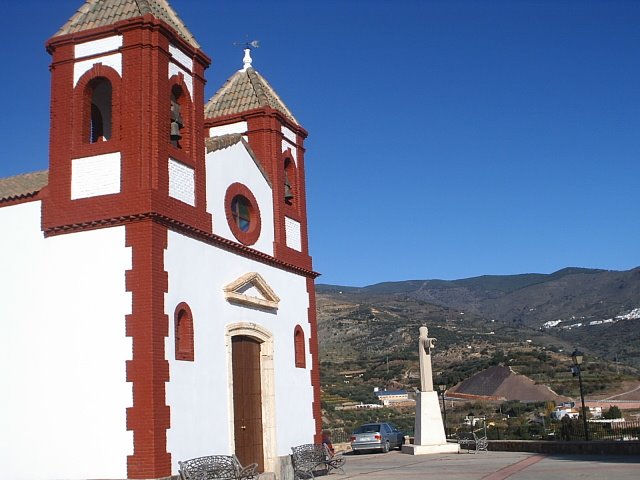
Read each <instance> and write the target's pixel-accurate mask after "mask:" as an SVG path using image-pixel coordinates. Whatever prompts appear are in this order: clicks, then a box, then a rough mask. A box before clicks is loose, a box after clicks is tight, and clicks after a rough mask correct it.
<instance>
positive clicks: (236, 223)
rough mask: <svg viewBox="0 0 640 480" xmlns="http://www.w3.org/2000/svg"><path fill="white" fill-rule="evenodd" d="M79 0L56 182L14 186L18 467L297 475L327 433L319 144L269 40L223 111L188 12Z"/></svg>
mask: <svg viewBox="0 0 640 480" xmlns="http://www.w3.org/2000/svg"><path fill="white" fill-rule="evenodd" d="M78 3H79V5H78V6H79V7H80V8H79V9H78V10H77V12H75V13H74V12H69V15H71V18H70V20H69V21H68V22H67V23H66V24H64V25H63V26H62V27H61V28H60V30H59V31H58V32H57V33H56V34H55V35H54V36H53V37H52V38H50V39H49V41H48V42H47V50H48V52H49V54H50V55H51V57H52V61H51V67H50V71H51V73H50V75H51V106H50V111H51V126H50V155H49V167H48V170H46V171H40V172H31V173H25V174H24V175H19V176H16V177H12V178H6V179H0V225H1V228H2V231H3V235H2V236H1V237H0V252H1V253H0V255H2V260H1V265H2V269H1V274H0V292H1V295H2V304H3V305H2V306H3V313H4V315H3V327H4V328H3V334H2V335H1V336H0V349H1V350H2V352H3V358H4V359H5V366H4V368H3V369H2V372H1V373H0V389H1V390H2V392H3V403H2V405H3V408H2V411H0V425H1V426H2V437H3V438H2V440H0V444H1V448H0V465H2V475H3V477H5V478H11V479H12V480H22V479H25V480H26V479H29V480H40V479H58V478H64V479H68V480H74V479H98V478H110V479H125V478H132V479H157V478H166V477H169V476H171V475H176V474H177V472H178V461H181V460H187V459H190V458H194V457H199V456H204V455H212V454H227V455H229V454H236V455H237V456H238V458H239V459H240V461H241V462H242V463H243V464H244V463H252V462H256V463H258V466H259V470H260V471H261V472H273V474H274V475H275V477H276V478H280V477H281V469H283V468H285V463H286V461H287V460H288V458H289V453H290V452H291V447H292V446H294V445H299V444H303V443H310V442H313V441H315V442H319V441H320V439H321V416H320V389H319V372H318V358H317V351H318V350H317V330H316V313H315V312H316V304H315V290H314V279H315V277H316V276H317V274H316V273H315V272H314V271H313V268H312V261H311V257H310V255H309V249H308V243H309V241H308V236H307V214H306V196H305V147H304V141H305V138H306V137H307V132H306V130H305V129H304V128H303V127H302V126H301V125H300V123H299V122H298V121H297V120H296V118H295V117H294V115H293V114H292V113H291V111H290V110H289V109H288V108H287V106H286V105H285V104H284V102H283V101H282V99H281V98H280V97H279V96H278V95H277V93H276V92H275V90H274V89H273V88H272V87H271V86H270V85H269V83H268V82H267V81H266V80H265V78H263V77H262V76H261V75H260V74H259V73H258V72H257V71H256V70H255V69H254V68H253V66H252V59H251V56H250V51H249V49H247V50H246V52H245V53H246V55H245V59H244V65H242V64H241V62H240V61H239V64H238V67H241V66H242V68H241V70H239V71H237V72H235V73H234V74H233V75H232V76H231V77H230V78H229V79H228V81H227V82H226V83H225V84H224V86H222V87H221V88H220V90H219V91H218V92H217V93H216V94H215V95H214V96H213V97H212V98H211V99H209V100H208V101H206V99H205V97H204V95H205V94H204V83H205V76H204V72H205V69H206V68H207V67H208V66H209V64H210V63H211V60H210V58H209V57H208V56H207V54H206V53H205V52H204V51H203V50H202V49H201V47H200V45H199V44H198V42H197V41H196V39H195V37H194V36H193V34H192V33H191V32H190V31H189V30H188V29H187V27H186V26H185V24H184V22H183V21H182V20H181V19H180V17H179V16H178V15H177V13H176V12H175V11H174V10H173V9H172V7H171V6H170V5H169V3H168V2H167V1H166V0H144V1H140V0H137V1H136V0H87V1H85V2H84V3H83V4H81V1H80V0H79V1H78ZM239 60H240V59H239ZM230 73H231V72H230ZM45 74H46V72H43V75H45ZM22 128H23V129H24V126H23V127H22ZM23 134H24V135H25V136H26V137H28V136H32V135H39V133H38V132H35V131H30V132H29V131H28V128H27V130H24V131H23ZM18 160H19V159H16V161H18Z"/></svg>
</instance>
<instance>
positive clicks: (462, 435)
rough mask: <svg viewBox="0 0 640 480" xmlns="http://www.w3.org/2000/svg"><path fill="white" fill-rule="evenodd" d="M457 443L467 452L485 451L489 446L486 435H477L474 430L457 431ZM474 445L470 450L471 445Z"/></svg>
mask: <svg viewBox="0 0 640 480" xmlns="http://www.w3.org/2000/svg"><path fill="white" fill-rule="evenodd" d="M457 437H458V445H460V447H461V448H462V447H464V448H466V449H467V452H471V451H473V453H476V452H486V451H487V448H488V446H489V441H488V440H487V437H478V436H477V435H476V433H475V432H458V433H457ZM472 446H473V447H474V449H473V450H471V447H472Z"/></svg>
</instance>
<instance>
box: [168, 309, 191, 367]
mask: <svg viewBox="0 0 640 480" xmlns="http://www.w3.org/2000/svg"><path fill="white" fill-rule="evenodd" d="M173 324H174V338H175V355H176V360H185V361H188V362H193V361H194V359H195V352H194V346H193V343H194V342H193V341H194V332H193V314H192V313H191V308H189V305H187V304H186V303H185V302H181V303H179V304H178V306H177V307H176V310H175V312H174V314H173Z"/></svg>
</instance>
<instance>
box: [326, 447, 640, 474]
mask: <svg viewBox="0 0 640 480" xmlns="http://www.w3.org/2000/svg"><path fill="white" fill-rule="evenodd" d="M346 458H347V462H346V465H345V474H344V475H342V474H339V473H332V474H331V475H330V478H333V479H334V480H345V479H348V478H351V479H360V478H362V479H367V480H377V479H379V480H383V479H385V480H387V479H401V480H414V479H415V480H417V479H426V478H434V479H438V480H447V479H452V480H453V479H455V480H458V479H460V480H504V479H509V480H540V479H556V478H557V479H562V480H578V479H580V480H586V479H599V480H632V479H633V480H638V479H640V456H632V455H619V456H613V455H607V456H604V455H540V454H535V453H525V452H486V453H478V454H474V453H459V454H434V455H419V456H413V455H407V454H404V453H400V452H396V451H393V452H389V453H387V454H380V453H371V454H362V455H353V454H348V455H346Z"/></svg>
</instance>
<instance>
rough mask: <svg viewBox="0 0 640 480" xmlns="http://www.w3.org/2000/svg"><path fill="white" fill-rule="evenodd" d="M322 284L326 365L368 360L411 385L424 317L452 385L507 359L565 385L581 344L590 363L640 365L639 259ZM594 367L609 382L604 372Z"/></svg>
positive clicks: (383, 378) (362, 364)
mask: <svg viewBox="0 0 640 480" xmlns="http://www.w3.org/2000/svg"><path fill="white" fill-rule="evenodd" d="M316 291H317V300H318V302H317V303H318V328H319V341H320V354H321V357H320V360H321V362H324V363H325V365H324V367H325V368H324V370H325V371H327V370H328V369H331V370H333V371H335V370H340V369H343V370H357V369H364V370H365V371H366V372H367V373H366V374H365V379H366V377H367V376H369V377H374V378H375V380H376V381H378V382H387V384H390V385H391V386H394V385H396V386H398V387H410V386H411V385H412V383H413V381H414V378H415V370H416V368H417V363H416V362H417V333H418V328H419V327H420V326H421V325H427V326H428V327H429V332H430V334H431V335H433V336H435V337H436V338H437V339H438V344H437V346H438V349H437V350H436V353H435V356H434V371H435V373H436V375H438V374H440V375H442V378H443V379H444V378H446V380H447V382H448V383H449V385H452V384H454V383H456V382H459V381H462V380H464V378H468V376H469V375H471V374H474V373H476V372H478V371H481V370H482V369H483V368H488V367H490V366H493V365H498V364H505V365H509V367H511V368H515V370H516V371H518V372H519V373H524V374H527V375H529V376H531V377H532V378H533V379H534V380H535V381H538V382H540V383H545V384H549V383H552V384H553V382H554V381H555V387H557V388H558V389H559V390H560V392H559V393H562V392H561V391H562V389H563V382H565V383H566V384H567V385H573V383H575V382H573V381H571V378H570V377H571V375H570V374H569V373H567V374H566V375H565V374H564V373H563V374H558V372H568V365H569V363H570V353H571V351H572V350H573V349H574V348H578V349H580V350H582V351H583V352H584V353H585V356H586V358H588V359H589V360H588V361H589V362H592V365H593V364H595V363H597V362H603V365H604V364H606V367H602V368H600V369H599V370H600V371H601V373H602V372H604V371H605V370H608V369H611V371H613V372H618V373H619V372H620V368H621V366H628V367H629V368H631V370H629V373H630V374H632V375H637V370H636V369H637V368H638V367H640V267H638V268H634V269H631V270H627V271H611V270H595V269H585V268H565V269H562V270H559V271H557V272H554V273H551V274H537V273H534V274H521V275H504V276H499V275H486V276H480V277H474V278H467V279H461V280H409V281H400V282H384V283H379V284H375V285H370V286H366V287H347V286H339V285H324V284H318V285H317V288H316ZM591 368H592V369H593V375H594V381H595V379H596V377H597V381H598V382H600V385H599V387H597V388H603V385H602V384H601V383H602V382H606V380H605V379H604V377H605V375H604V374H602V375H601V376H598V369H597V368H595V365H594V366H592V367H591ZM438 369H440V371H439V372H438V371H436V370H438ZM321 371H322V370H321ZM634 372H635V373H634ZM545 375H546V377H551V380H552V381H549V379H548V378H546V377H545ZM325 376H326V374H325ZM571 388H573V387H571ZM594 388H595V389H597V388H596V387H594Z"/></svg>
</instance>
